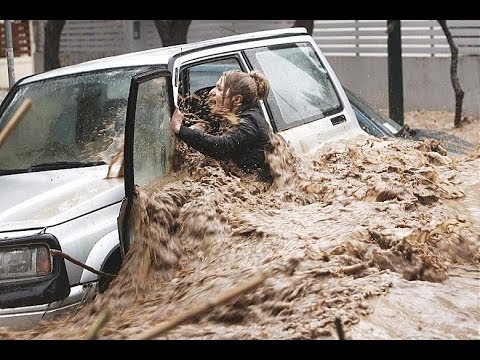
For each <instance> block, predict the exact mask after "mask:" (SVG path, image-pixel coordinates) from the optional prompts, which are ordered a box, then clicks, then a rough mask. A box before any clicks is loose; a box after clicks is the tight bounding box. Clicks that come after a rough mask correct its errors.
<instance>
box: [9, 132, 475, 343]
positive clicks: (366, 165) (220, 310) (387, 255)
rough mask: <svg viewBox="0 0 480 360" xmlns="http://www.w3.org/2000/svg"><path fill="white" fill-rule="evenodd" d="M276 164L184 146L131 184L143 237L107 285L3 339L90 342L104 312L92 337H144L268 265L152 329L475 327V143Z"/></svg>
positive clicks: (351, 332)
mask: <svg viewBox="0 0 480 360" xmlns="http://www.w3.org/2000/svg"><path fill="white" fill-rule="evenodd" d="M268 160H269V162H270V165H271V168H272V171H273V174H274V180H273V182H272V183H268V182H263V181H259V180H257V179H256V178H255V177H253V176H244V175H242V174H241V172H240V171H239V170H238V169H235V168H234V167H233V166H230V165H228V164H221V163H219V162H217V161H215V160H212V159H209V158H206V157H204V156H203V155H201V154H198V153H196V152H192V151H189V150H188V149H187V148H186V147H182V145H181V144H179V147H178V154H177V161H176V166H175V174H172V175H171V177H170V180H165V179H163V180H162V181H161V182H159V183H152V184H149V185H148V186H146V187H142V188H137V189H136V190H137V196H136V199H135V208H134V213H135V229H134V235H135V239H134V241H133V243H132V246H131V248H130V250H129V252H128V254H127V257H126V259H125V261H124V263H123V266H122V268H121V270H120V272H119V274H118V276H117V278H116V279H115V280H114V281H113V282H112V283H111V285H110V288H109V289H108V290H107V291H106V292H105V293H102V294H99V295H97V297H96V298H95V299H94V301H93V302H92V303H89V304H86V305H84V306H83V307H80V308H79V309H77V311H76V313H74V314H71V315H69V316H66V317H64V318H61V319H57V320H53V321H50V322H45V323H43V324H40V325H39V326H37V327H35V328H34V329H31V330H27V331H11V330H9V329H5V328H3V329H1V330H0V338H1V339H82V338H86V337H87V335H88V333H89V331H90V330H91V329H92V326H93V323H94V322H95V320H96V319H98V318H99V316H102V314H105V312H107V311H108V313H109V315H110V316H109V319H108V321H107V322H106V324H105V325H104V326H103V327H102V328H101V329H99V331H98V334H97V336H98V338H100V339H134V338H139V337H142V335H144V334H146V333H147V332H148V331H151V330H152V328H154V327H156V326H159V325H161V324H165V323H166V322H168V321H169V320H171V319H172V318H174V317H176V316H179V315H182V314H184V313H186V312H189V311H191V310H192V309H196V308H198V307H202V306H204V305H205V304H208V303H212V302H215V299H217V298H218V297H219V296H222V295H223V294H225V293H228V292H229V291H231V290H232V289H235V288H236V287H238V286H239V285H240V284H242V283H243V282H245V281H246V280H248V279H250V278H251V277H252V276H255V275H256V274H260V273H261V274H265V275H266V279H265V280H264V281H263V282H262V283H261V284H260V285H258V286H257V287H255V288H254V289H253V290H251V291H249V292H245V293H243V294H241V295H239V296H238V297H236V298H235V299H233V300H232V301H230V302H228V303H226V304H223V305H218V306H213V309H211V311H209V312H208V313H206V314H203V315H202V316H192V317H189V318H187V319H185V320H184V322H183V323H181V324H179V325H177V326H175V327H174V328H172V329H171V330H170V331H168V332H166V333H163V334H161V335H159V336H155V337H154V338H156V339H336V338H337V337H338V335H337V332H336V330H335V320H336V319H339V320H340V322H341V324H342V327H343V329H344V331H345V333H346V334H347V337H348V338H362V339H369V338H427V339H428V338H444V339H450V338H456V339H464V338H467V339H469V338H475V339H478V338H479V337H480V335H479V326H478V325H479V323H480V313H479V309H478V289H479V281H478V278H477V277H478V274H479V260H480V251H479V240H480V219H479V208H480V205H479V202H478V200H479V196H480V195H479V194H480V185H479V181H480V179H479V176H478V174H479V171H480V151H479V149H478V148H477V149H476V151H474V152H472V154H470V155H468V156H465V157H463V156H462V157H451V156H449V155H448V154H446V153H445V152H444V151H443V150H442V147H441V144H440V143H439V142H438V141H435V140H431V141H421V142H410V141H406V140H396V139H395V140H379V139H376V138H371V137H368V136H361V137H358V138H356V139H350V140H348V141H342V142H337V143H335V144H326V145H325V146H323V147H322V148H320V149H319V150H318V151H317V152H315V153H312V154H309V155H308V156H307V155H305V156H303V157H301V158H300V157H298V156H295V155H293V154H291V153H290V152H289V149H288V147H287V146H286V145H285V144H284V143H283V142H282V141H281V140H280V139H279V138H276V142H275V147H274V149H273V151H272V153H271V154H270V155H269V156H268ZM459 269H461V270H462V271H463V273H462V274H463V275H462V276H463V277H462V276H458V274H459ZM465 269H467V270H465ZM465 272H467V275H468V274H469V276H466V275H465ZM453 279H463V281H464V282H468V284H469V285H468V286H469V287H470V289H471V290H472V289H473V292H472V291H470V292H468V293H465V294H463V295H462V294H459V285H458V282H453V283H452V280H453ZM455 284H457V285H455ZM461 288H464V289H465V287H461ZM475 289H476V290H477V291H476V292H475ZM435 291H440V292H443V295H444V296H443V300H442V301H443V302H441V304H440V305H439V304H438V303H436V302H435V299H436V295H435V294H436V293H435ZM472 294H473V295H472ZM422 297H424V298H425V299H426V300H425V301H422V300H421V298H422ZM427 298H428V299H430V301H427ZM452 299H456V300H452ZM458 299H463V301H464V303H465V304H468V306H467V308H468V310H465V309H464V310H459V308H461V306H458V304H455V301H457V302H458V301H459V300H458ZM475 300H476V301H477V302H476V304H477V307H476V308H475V306H474V305H472V304H475ZM448 301H450V303H448ZM412 304H413V305H412ZM418 309H420V313H417V310H418ZM446 309H447V310H446ZM431 312H433V313H435V314H437V315H438V316H437V317H432V316H430V315H429V314H430V313H431ZM439 313H441V314H442V315H441V316H440V315H439ZM437 318H442V323H441V326H433V325H434V324H437V325H438V323H437V322H435V321H436V320H435V319H437ZM459 318H461V325H458V321H459ZM402 319H403V320H402ZM399 321H404V322H405V324H406V325H405V326H404V327H403V330H400V328H401V327H400V326H398V322H399ZM412 329H414V331H413V330H412ZM452 329H454V330H452Z"/></svg>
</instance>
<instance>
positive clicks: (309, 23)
mask: <svg viewBox="0 0 480 360" xmlns="http://www.w3.org/2000/svg"><path fill="white" fill-rule="evenodd" d="M314 21H315V20H295V23H294V24H293V27H304V28H305V29H307V32H308V35H312V34H313V25H314Z"/></svg>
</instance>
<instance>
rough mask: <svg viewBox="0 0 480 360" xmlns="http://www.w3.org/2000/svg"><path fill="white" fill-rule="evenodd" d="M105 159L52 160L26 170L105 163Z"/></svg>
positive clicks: (68, 167) (67, 167) (66, 167)
mask: <svg viewBox="0 0 480 360" xmlns="http://www.w3.org/2000/svg"><path fill="white" fill-rule="evenodd" d="M105 164H106V162H105V161H87V162H84V161H54V162H47V163H41V164H36V165H32V166H30V167H29V168H28V169H26V170H27V172H33V171H43V170H58V169H70V168H79V167H89V166H98V165H105Z"/></svg>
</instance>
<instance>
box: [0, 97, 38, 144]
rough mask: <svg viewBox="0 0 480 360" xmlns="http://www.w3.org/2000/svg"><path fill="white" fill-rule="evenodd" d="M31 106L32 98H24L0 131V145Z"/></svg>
mask: <svg viewBox="0 0 480 360" xmlns="http://www.w3.org/2000/svg"><path fill="white" fill-rule="evenodd" d="M31 108H32V100H31V99H25V100H24V101H23V103H22V104H21V105H20V107H19V108H18V109H17V111H15V114H13V116H12V117H11V118H10V120H8V122H7V125H5V127H4V128H3V130H2V131H1V132H0V146H2V145H3V143H4V142H5V140H7V138H8V137H9V136H10V134H11V133H12V132H13V130H15V128H16V127H17V125H18V123H19V122H20V121H21V120H22V119H23V118H24V117H25V115H26V114H27V111H28V110H30V109H31Z"/></svg>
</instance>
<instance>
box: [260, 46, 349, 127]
mask: <svg viewBox="0 0 480 360" xmlns="http://www.w3.org/2000/svg"><path fill="white" fill-rule="evenodd" d="M253 51H254V55H253V56H252V57H253V61H254V62H257V63H258V66H260V68H261V69H262V70H263V72H264V73H265V74H266V75H267V77H268V79H269V81H270V86H271V96H272V97H273V98H274V99H275V103H276V104H278V110H279V112H280V114H281V119H282V122H278V124H277V129H278V130H285V129H289V128H292V127H294V126H297V125H300V124H302V123H308V122H311V121H314V120H317V119H320V118H323V117H325V116H330V115H332V114H335V113H338V112H340V111H341V110H342V104H341V102H340V99H339V97H338V95H337V93H336V91H335V88H334V86H333V84H332V81H331V79H330V78H329V76H328V72H327V70H326V69H325V67H324V66H323V64H322V63H321V61H320V59H319V57H318V55H317V54H316V52H315V50H314V49H313V47H312V46H311V45H310V44H307V43H298V44H293V45H292V44H286V45H278V46H270V47H262V48H258V49H254V50H253ZM254 65H256V64H254Z"/></svg>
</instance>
